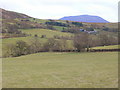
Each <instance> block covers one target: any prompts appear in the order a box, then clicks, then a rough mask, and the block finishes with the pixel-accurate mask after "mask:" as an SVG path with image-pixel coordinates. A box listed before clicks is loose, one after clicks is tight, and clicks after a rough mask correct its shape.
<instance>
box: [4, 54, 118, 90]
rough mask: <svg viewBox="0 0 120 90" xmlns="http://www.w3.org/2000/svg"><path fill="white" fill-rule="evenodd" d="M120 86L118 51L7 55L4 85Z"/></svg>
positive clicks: (60, 86)
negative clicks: (119, 80) (11, 56)
mask: <svg viewBox="0 0 120 90" xmlns="http://www.w3.org/2000/svg"><path fill="white" fill-rule="evenodd" d="M26 87H27V88H117V87H118V53H117V52H99V53H37V54H31V55H26V56H21V57H14V58H3V88H26Z"/></svg>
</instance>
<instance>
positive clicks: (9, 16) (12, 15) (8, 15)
mask: <svg viewBox="0 0 120 90" xmlns="http://www.w3.org/2000/svg"><path fill="white" fill-rule="evenodd" d="M0 11H2V19H16V18H30V16H27V15H25V14H21V13H17V12H13V11H7V10H4V9H1V8H0Z"/></svg>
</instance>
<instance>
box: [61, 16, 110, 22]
mask: <svg viewBox="0 0 120 90" xmlns="http://www.w3.org/2000/svg"><path fill="white" fill-rule="evenodd" d="M59 20H69V21H77V22H91V23H109V21H107V20H105V19H103V18H101V17H99V16H93V15H79V16H67V17H63V18H60V19H59Z"/></svg>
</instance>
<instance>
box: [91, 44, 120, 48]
mask: <svg viewBox="0 0 120 90" xmlns="http://www.w3.org/2000/svg"><path fill="white" fill-rule="evenodd" d="M118 48H120V45H109V46H100V47H93V48H92V49H118Z"/></svg>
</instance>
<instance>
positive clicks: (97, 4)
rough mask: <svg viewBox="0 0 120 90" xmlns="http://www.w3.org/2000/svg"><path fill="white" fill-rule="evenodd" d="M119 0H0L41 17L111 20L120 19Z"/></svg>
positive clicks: (1, 5) (6, 6)
mask: <svg viewBox="0 0 120 90" xmlns="http://www.w3.org/2000/svg"><path fill="white" fill-rule="evenodd" d="M118 1H119V0H0V7H1V8H4V9H7V10H11V11H16V12H20V13H24V14H27V15H29V16H32V17H35V18H40V19H59V18H61V17H64V16H74V15H83V14H88V15H97V16H100V17H102V18H104V19H106V20H108V21H110V22H117V21H118Z"/></svg>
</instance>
